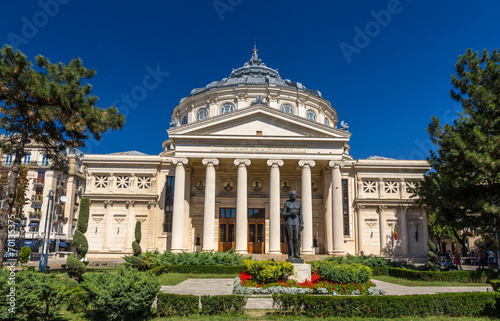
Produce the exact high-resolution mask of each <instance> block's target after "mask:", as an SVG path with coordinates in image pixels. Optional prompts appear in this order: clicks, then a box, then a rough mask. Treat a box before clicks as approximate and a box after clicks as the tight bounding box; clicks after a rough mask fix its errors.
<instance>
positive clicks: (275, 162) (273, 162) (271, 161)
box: [267, 159, 284, 166]
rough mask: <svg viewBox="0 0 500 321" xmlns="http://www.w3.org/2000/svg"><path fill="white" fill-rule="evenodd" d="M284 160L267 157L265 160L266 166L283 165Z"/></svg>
mask: <svg viewBox="0 0 500 321" xmlns="http://www.w3.org/2000/svg"><path fill="white" fill-rule="evenodd" d="M283 164H284V162H283V161H282V160H281V159H269V160H267V166H273V165H277V166H283Z"/></svg>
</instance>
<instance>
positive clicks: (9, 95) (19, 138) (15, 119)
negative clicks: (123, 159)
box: [0, 45, 125, 267]
mask: <svg viewBox="0 0 500 321" xmlns="http://www.w3.org/2000/svg"><path fill="white" fill-rule="evenodd" d="M35 61H36V64H37V67H38V68H34V67H33V63H32V62H31V61H30V60H28V58H27V57H26V56H25V55H24V54H23V53H21V52H20V51H18V50H14V49H12V47H10V46H7V45H5V46H4V47H3V48H2V49H0V128H2V129H3V130H4V131H5V132H6V133H7V137H6V139H4V140H3V141H2V142H1V143H2V144H1V147H2V151H3V152H4V153H12V154H13V156H14V157H13V162H12V167H11V169H10V174H9V179H8V182H7V188H6V191H5V197H4V203H3V204H4V207H3V211H2V215H1V217H0V267H1V266H2V265H3V254H4V252H5V245H6V241H7V236H8V216H9V215H10V214H11V212H12V209H13V208H14V206H15V205H14V202H15V199H16V194H17V185H18V182H19V171H20V168H21V160H22V158H23V156H24V155H25V146H26V144H27V143H28V142H29V141H36V142H38V143H41V144H42V145H43V146H44V150H45V153H46V155H47V157H48V158H49V159H50V160H52V164H53V166H54V168H57V169H64V168H66V163H67V159H66V157H65V154H66V150H68V149H70V148H78V147H84V146H85V140H86V139H87V138H88V137H89V136H92V137H94V139H96V140H100V139H101V137H102V134H103V133H104V132H106V131H107V130H108V129H120V128H121V127H122V126H123V124H124V122H125V118H124V116H123V115H121V114H120V113H119V112H118V109H117V108H116V107H114V106H112V107H110V108H107V109H102V108H99V107H97V106H96V103H97V100H98V98H97V97H96V96H95V95H92V94H91V92H92V86H91V85H90V84H88V83H85V84H82V82H83V81H85V80H86V79H89V78H92V77H93V76H94V75H95V71H94V70H93V69H87V68H85V67H84V66H83V65H82V61H81V59H79V58H76V59H73V60H71V61H70V62H69V64H67V65H65V64H63V63H55V64H53V63H51V62H50V61H49V60H48V59H47V58H45V57H43V56H37V57H36V58H35Z"/></svg>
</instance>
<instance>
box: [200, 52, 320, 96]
mask: <svg viewBox="0 0 500 321" xmlns="http://www.w3.org/2000/svg"><path fill="white" fill-rule="evenodd" d="M236 86H277V87H284V88H290V89H297V90H301V91H303V92H306V93H309V94H312V95H314V96H317V97H322V96H321V92H320V91H319V90H312V89H307V88H306V87H305V86H304V85H302V84H301V83H300V82H291V81H290V80H288V79H283V78H281V76H280V74H279V73H278V69H273V68H270V67H268V66H266V64H265V63H263V62H262V60H261V59H259V56H258V50H257V49H256V48H254V49H253V50H252V58H251V59H250V61H249V62H246V63H245V64H244V65H243V66H242V67H240V68H238V69H233V71H232V72H231V74H230V75H229V77H228V78H224V79H222V80H220V81H212V82H211V83H210V84H208V85H206V86H205V87H202V88H195V89H193V90H192V91H191V94H190V96H193V95H197V94H199V93H202V92H204V91H207V90H210V89H211V88H222V87H236Z"/></svg>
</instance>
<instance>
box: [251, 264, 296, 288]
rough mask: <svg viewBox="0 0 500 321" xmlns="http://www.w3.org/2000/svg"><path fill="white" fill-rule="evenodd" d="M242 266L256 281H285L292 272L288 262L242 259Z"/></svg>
mask: <svg viewBox="0 0 500 321" xmlns="http://www.w3.org/2000/svg"><path fill="white" fill-rule="evenodd" d="M243 266H244V267H245V270H246V271H247V273H248V274H250V275H251V276H252V279H253V280H254V281H256V282H257V283H273V282H279V281H286V280H287V279H288V277H289V276H290V275H291V274H292V273H293V265H292V263H290V262H275V261H270V260H269V261H252V260H244V261H243Z"/></svg>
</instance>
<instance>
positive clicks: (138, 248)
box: [132, 241, 142, 262]
mask: <svg viewBox="0 0 500 321" xmlns="http://www.w3.org/2000/svg"><path fill="white" fill-rule="evenodd" d="M132 250H133V251H134V256H137V257H138V256H139V255H141V252H142V249H141V246H140V245H139V243H137V241H133V242H132ZM141 262H142V260H141Z"/></svg>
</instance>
